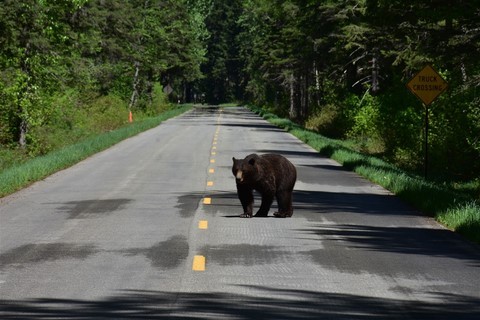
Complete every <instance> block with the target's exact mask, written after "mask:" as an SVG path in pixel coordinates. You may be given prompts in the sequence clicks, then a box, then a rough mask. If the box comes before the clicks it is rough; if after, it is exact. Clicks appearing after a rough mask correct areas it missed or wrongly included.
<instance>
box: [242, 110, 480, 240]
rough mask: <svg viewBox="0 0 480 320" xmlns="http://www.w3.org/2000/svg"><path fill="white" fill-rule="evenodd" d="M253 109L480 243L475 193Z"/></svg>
mask: <svg viewBox="0 0 480 320" xmlns="http://www.w3.org/2000/svg"><path fill="white" fill-rule="evenodd" d="M250 109H251V110H252V111H254V112H256V113H258V114H259V115H260V116H262V117H263V118H264V119H266V120H268V121H269V122H270V123H272V124H274V125H276V126H278V127H280V128H282V129H284V130H286V131H288V132H290V133H291V134H293V135H294V136H296V137H297V138H299V139H300V140H302V141H303V142H305V143H307V144H308V145H310V146H311V147H313V148H314V149H315V150H317V151H318V152H319V153H320V154H322V155H324V156H327V157H329V158H332V159H334V160H335V161H337V162H339V163H340V164H342V165H343V166H344V167H346V168H347V169H349V170H352V171H354V172H356V173H358V174H360V175H362V176H363V177H365V178H367V179H369V180H370V181H372V182H374V183H376V184H378V185H381V186H382V187H384V188H385V189H387V190H389V191H391V192H393V193H394V194H396V195H397V196H398V197H400V198H401V199H402V200H403V201H405V202H407V203H408V204H410V205H412V206H413V207H415V208H417V209H418V210H420V211H422V212H424V213H425V214H428V215H430V216H432V217H435V218H436V219H437V221H439V222H440V223H442V224H444V225H445V226H446V227H448V228H449V229H451V230H454V231H456V232H458V233H460V234H462V235H463V236H464V237H466V238H468V239H470V240H472V241H474V242H477V243H480V203H479V202H478V201H476V200H474V199H472V197H471V196H469V195H466V194H463V193H460V192H458V191H456V190H452V189H450V188H448V187H445V186H442V185H439V184H436V183H433V182H430V181H426V180H425V179H423V178H422V177H419V176H416V175H412V174H409V173H407V172H405V171H402V170H400V169H399V168H397V167H395V166H394V165H392V164H390V163H387V162H385V161H383V160H381V159H378V158H375V157H373V156H369V155H364V154H361V153H359V152H357V151H354V150H352V149H350V148H349V147H348V146H347V145H346V143H343V142H342V141H340V140H334V139H329V138H326V137H324V136H322V135H320V134H318V133H316V132H313V131H310V130H307V129H305V128H303V127H301V126H299V125H297V124H295V123H293V122H292V121H290V120H288V119H283V118H279V117H277V116H276V115H274V114H271V113H265V112H264V111H263V110H262V109H259V108H257V107H250Z"/></svg>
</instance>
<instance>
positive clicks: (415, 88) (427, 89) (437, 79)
mask: <svg viewBox="0 0 480 320" xmlns="http://www.w3.org/2000/svg"><path fill="white" fill-rule="evenodd" d="M407 87H408V89H410V91H412V92H413V94H415V95H416V96H417V97H418V98H419V99H420V100H422V102H423V103H424V104H425V105H427V106H428V105H429V104H430V103H432V102H433V101H434V100H435V99H436V98H437V97H438V96H439V95H440V94H441V93H442V92H443V91H445V90H447V87H448V84H447V82H446V81H445V80H444V79H443V78H442V76H440V75H439V74H438V72H437V71H435V69H433V68H432V66H430V65H427V66H426V67H425V68H423V69H422V70H420V72H418V73H417V74H416V75H415V76H414V77H413V78H412V79H411V80H410V81H409V82H408V83H407Z"/></svg>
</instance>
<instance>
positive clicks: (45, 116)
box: [0, 0, 480, 179]
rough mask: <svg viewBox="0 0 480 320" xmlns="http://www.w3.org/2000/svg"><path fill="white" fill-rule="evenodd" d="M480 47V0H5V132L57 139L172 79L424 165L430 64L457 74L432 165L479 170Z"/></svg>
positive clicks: (152, 97)
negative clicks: (418, 85)
mask: <svg viewBox="0 0 480 320" xmlns="http://www.w3.org/2000/svg"><path fill="white" fill-rule="evenodd" d="M479 58H480V1H479V0H459V1H456V2H452V1H447V0H424V1H417V2H408V1H407V2H406V1H399V0H388V1H387V0H335V1H334V0H232V1H227V0H129V1H120V0H25V1H13V0H4V1H2V5H1V6H0V144H1V147H2V148H11V149H15V148H23V149H25V150H27V152H29V153H31V154H34V155H35V154H41V153H44V152H47V151H48V150H49V147H48V146H49V145H51V144H52V143H53V142H52V141H50V142H48V141H47V142H46V140H48V139H46V138H45V136H43V135H42V130H43V129H42V128H46V127H49V126H50V129H49V130H50V131H52V130H54V129H52V128H56V129H58V130H60V128H61V130H63V131H61V132H69V130H70V131H72V132H76V131H75V130H77V131H78V130H82V129H83V128H85V127H86V126H87V125H88V121H86V120H85V119H84V118H82V116H78V114H83V115H85V114H87V113H90V114H91V113H93V114H95V115H96V116H98V117H101V116H102V115H108V117H107V116H104V118H105V120H104V123H105V124H108V122H109V120H108V118H109V117H110V119H111V115H112V114H121V113H124V112H126V111H128V110H135V111H141V112H144V113H146V114H152V113H155V112H157V111H158V107H155V105H158V103H157V102H158V101H159V99H160V100H162V99H165V98H166V94H165V93H164V88H167V89H168V90H165V91H166V92H168V93H170V91H171V90H170V89H172V90H173V92H171V94H170V95H169V96H168V98H169V99H170V101H172V102H178V101H201V100H202V99H203V101H205V102H208V103H214V104H217V103H222V102H229V101H232V100H235V101H243V102H251V103H254V104H257V105H260V106H263V107H265V108H269V109H271V110H273V111H275V112H276V113H278V114H279V115H283V116H288V117H290V118H292V119H294V120H295V121H297V122H299V123H302V124H304V125H305V126H307V127H308V128H310V129H312V130H316V131H318V132H320V133H322V134H324V135H327V136H331V137H337V138H349V139H354V140H356V141H357V142H359V143H360V145H361V146H362V150H363V151H367V152H370V153H375V154H377V155H379V156H381V157H384V158H386V159H388V160H390V161H393V162H395V163H396V164H398V165H400V166H402V167H404V168H407V169H411V170H414V171H415V170H420V168H421V167H422V166H423V152H424V150H423V148H424V147H423V137H422V135H423V129H424V112H425V110H424V108H423V107H422V104H421V103H420V102H419V101H418V100H417V99H416V98H415V97H414V96H413V95H412V94H411V93H410V92H408V90H407V89H406V88H405V84H406V83H407V82H408V80H409V79H410V78H411V77H412V76H413V75H414V74H415V73H416V72H417V71H419V70H420V69H421V68H422V67H423V66H425V65H426V64H431V65H432V66H434V68H435V69H436V70H438V71H439V72H440V73H441V75H442V76H443V77H444V78H445V79H446V80H447V82H448V83H449V89H448V91H447V92H446V93H444V94H443V95H441V96H440V97H439V98H438V99H437V100H436V101H435V102H434V103H433V104H432V106H431V108H430V109H429V119H430V127H431V130H430V131H429V141H430V152H431V157H430V158H431V166H432V172H434V174H435V175H436V176H438V177H439V178H445V179H472V178H477V177H478V176H479V174H480V161H478V159H480V108H479V102H480V96H479V94H480V88H479V86H480V59H479ZM202 97H203V98H202ZM102 117H103V116H102ZM56 129H55V130H56ZM44 131H45V130H44ZM59 132H60V131H59ZM62 136H64V134H62ZM51 140H54V139H51Z"/></svg>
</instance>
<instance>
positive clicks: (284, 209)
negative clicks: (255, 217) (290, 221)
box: [273, 190, 293, 218]
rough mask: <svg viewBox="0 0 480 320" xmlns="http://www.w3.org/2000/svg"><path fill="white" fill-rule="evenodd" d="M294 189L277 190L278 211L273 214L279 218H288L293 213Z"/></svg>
mask: <svg viewBox="0 0 480 320" xmlns="http://www.w3.org/2000/svg"><path fill="white" fill-rule="evenodd" d="M292 201H293V200H292V191H290V190H287V191H279V192H277V202H278V212H275V213H274V214H273V215H274V216H275V217H277V218H286V217H291V216H292V215H293V206H292Z"/></svg>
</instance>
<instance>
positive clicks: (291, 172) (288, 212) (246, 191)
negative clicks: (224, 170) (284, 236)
mask: <svg viewBox="0 0 480 320" xmlns="http://www.w3.org/2000/svg"><path fill="white" fill-rule="evenodd" d="M232 172H233V175H234V176H235V180H236V183H237V192H238V198H239V199H240V202H241V203H242V207H243V214H242V215H241V217H244V218H250V217H252V215H253V190H256V191H258V192H259V193H260V195H261V196H262V204H261V205H260V209H259V210H258V211H257V213H256V214H255V217H266V216H267V215H268V211H269V210H270V207H271V205H272V203H273V199H274V198H276V199H277V203H278V212H275V213H274V216H275V217H281V218H285V217H291V216H292V214H293V207H292V192H293V187H294V185H295V181H296V180H297V170H296V169H295V166H294V165H293V164H292V163H291V162H290V161H288V160H287V159H286V158H285V157H283V156H281V155H279V154H264V155H257V154H251V155H248V156H247V157H246V158H245V159H235V158H233V166H232Z"/></svg>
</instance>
